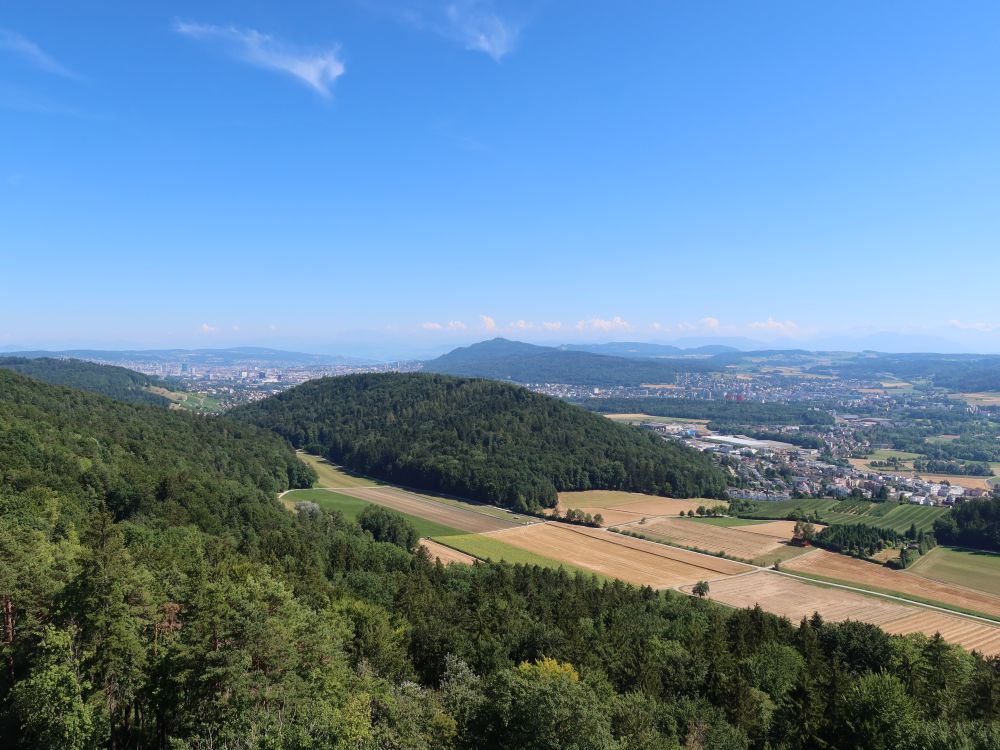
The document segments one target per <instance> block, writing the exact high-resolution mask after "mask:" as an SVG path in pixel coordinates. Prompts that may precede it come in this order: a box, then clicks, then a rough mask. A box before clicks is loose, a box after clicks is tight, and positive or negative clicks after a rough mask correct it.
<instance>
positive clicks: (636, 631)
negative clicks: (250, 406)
mask: <svg viewBox="0 0 1000 750" xmlns="http://www.w3.org/2000/svg"><path fill="white" fill-rule="evenodd" d="M310 481H311V475H310V472H309V471H308V469H307V468H306V467H304V466H302V465H301V464H300V463H299V462H298V461H297V460H296V458H295V456H294V454H293V453H292V451H291V449H290V448H289V446H287V445H286V444H285V443H283V442H282V441H280V440H278V439H276V438H275V437H274V436H273V435H270V434H268V433H266V432H263V431H261V430H258V429H256V428H254V427H251V426H247V425H245V424H238V423H233V422H231V421H229V420H226V419H223V418H201V417H194V416H188V415H185V414H176V413H171V412H168V411H166V410H163V409H158V408H152V407H146V406H133V405H126V404H120V403H115V402H113V401H110V400H108V399H106V398H102V397H99V396H95V395H92V394H85V393H81V392H78V391H73V390H70V389H65V388H58V387H53V386H48V385H45V384H41V383H36V382H32V381H30V380H28V379H26V378H23V377H20V376H18V375H16V374H13V373H5V372H0V511H2V512H0V559H2V560H3V561H4V563H3V565H2V566H0V602H2V604H3V607H2V609H3V610H4V612H5V615H6V616H5V618H4V621H3V630H2V635H3V638H2V641H0V746H3V747H12V748H65V749H67V750H77V749H82V748H91V747H108V748H115V749H122V748H168V747H169V748H176V749H181V750H188V749H191V750H193V749H194V748H209V747H211V748H234V749H235V748H290V749H300V748H301V749H302V750H305V749H306V748H320V747H322V748H337V749H342V750H347V749H348V748H350V749H351V750H383V749H385V748H406V749H408V750H471V749H472V748H483V749H484V750H500V749H501V748H504V749H507V748H531V749H532V750H557V749H559V750H565V749H566V748H573V749H574V750H638V749H640V748H641V749H643V750H647V749H651V750H679V748H685V749H690V750H694V749H695V748H713V749H717V750H750V749H751V748H753V749H754V750H758V749H759V750H763V749H764V748H774V749H778V748H785V749H787V750H797V749H799V748H816V747H827V748H858V747H865V748H894V749H895V748H900V749H901V750H917V748H920V749H921V750H922V749H924V748H931V749H932V750H934V749H937V748H941V749H942V750H944V748H956V747H961V748H971V749H972V750H986V748H993V747H996V745H997V743H998V742H1000V728H998V721H997V720H998V718H1000V660H997V659H987V658H983V657H981V656H978V655H974V654H969V653H966V652H964V651H963V650H961V649H960V648H958V647H956V646H953V645H950V644H948V643H946V642H944V641H943V640H942V639H940V638H937V637H935V638H926V637H923V636H905V637H904V636H890V635H888V634H886V633H885V632H883V631H882V630H880V629H879V628H877V627H875V626H872V625H866V624H864V623H858V622H847V623H840V624H833V623H827V622H824V621H823V620H822V618H820V617H818V616H814V617H812V618H810V619H804V620H803V621H802V622H800V623H794V624H793V623H790V622H789V621H787V620H785V619H782V618H778V617H775V616H772V615H769V614H767V613H765V612H763V611H761V610H760V609H759V608H755V609H746V610H730V609H728V608H724V607H721V606H717V605H715V604H713V603H712V602H710V601H702V600H697V599H691V598H688V597H686V596H683V595H680V594H677V593H675V592H657V591H653V590H651V589H649V588H638V587H634V586H629V585H627V584H624V583H621V582H618V581H602V580H597V579H596V578H594V577H592V576H586V575H583V574H577V575H570V574H569V573H567V572H566V571H565V570H549V569H542V568H538V567H528V566H510V565H505V564H477V565H474V566H460V565H459V566H451V567H447V568H446V567H444V566H442V565H440V564H436V563H434V562H432V561H431V560H430V558H429V557H428V556H427V555H426V553H424V552H422V551H421V550H420V549H417V550H416V551H415V552H410V551H408V550H409V548H410V547H411V546H412V540H413V535H414V534H415V532H413V531H412V529H407V528H406V527H407V524H406V522H405V521H404V520H403V519H401V518H400V517H398V516H394V514H392V513H391V512H389V511H382V512H373V513H371V514H369V516H368V517H367V518H365V520H364V521H363V526H362V525H359V524H357V523H354V522H351V521H348V520H346V519H345V518H344V517H343V516H341V515H339V514H335V513H334V514H331V513H326V512H323V511H320V510H318V509H316V508H313V507H309V508H305V507H304V508H303V509H302V511H300V512H297V513H292V512H288V511H286V510H284V509H283V508H282V506H281V505H280V504H279V503H278V502H277V501H276V499H275V493H276V492H277V491H279V490H281V489H284V488H286V487H289V486H300V485H304V484H308V483H309V482H310ZM380 539H383V540H385V541H380Z"/></svg>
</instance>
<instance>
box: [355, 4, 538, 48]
mask: <svg viewBox="0 0 1000 750" xmlns="http://www.w3.org/2000/svg"><path fill="white" fill-rule="evenodd" d="M362 2H363V3H364V5H365V6H366V7H367V8H368V9H369V10H371V11H372V12H374V13H378V14H379V15H382V16H386V17H388V18H391V19H393V20H394V21H397V22H399V23H403V24H406V25H407V26H410V27H412V28H414V29H417V30H419V31H430V32H432V33H434V34H437V35H438V36H441V37H444V38H446V39H450V40H451V41H453V42H456V43H457V44H460V45H462V46H463V47H464V48H465V49H467V50H470V51H473V52H482V53H483V54H486V55H489V56H490V57H492V58H493V59H494V60H496V61H497V62H499V61H500V60H501V59H502V58H504V57H506V56H507V55H509V54H510V53H511V52H513V51H514V48H515V47H516V46H517V41H518V37H519V36H520V34H521V29H522V28H523V22H521V21H518V20H514V19H513V18H512V17H510V16H509V15H508V14H506V13H502V12H501V11H499V10H498V9H497V0H451V2H447V3H441V2H439V1H438V0H388V1H386V0H383V1H382V2H373V1H372V0H362Z"/></svg>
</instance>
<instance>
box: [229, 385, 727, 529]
mask: <svg viewBox="0 0 1000 750" xmlns="http://www.w3.org/2000/svg"><path fill="white" fill-rule="evenodd" d="M230 416H231V417H232V418H234V419H239V420H244V421H248V422H252V423H255V424H258V425H260V426H264V427H269V428H271V429H274V430H275V431H276V432H277V433H278V434H280V435H282V436H283V437H285V438H287V439H288V440H289V441H290V442H291V443H292V445H294V446H295V447H297V448H304V449H306V450H308V451H310V452H315V453H320V454H322V455H323V456H326V457H327V458H329V459H330V460H331V461H334V462H336V463H340V464H343V465H345V466H347V467H349V468H351V469H353V470H355V471H359V472H362V473H365V474H370V475H372V476H377V477H381V478H383V479H387V480H391V481H394V482H397V483H400V484H404V485H408V486H412V487H419V488H421V489H426V490H436V491H440V492H445V493H449V494H453V495H459V496H462V497H467V498H471V499H474V500H481V501H484V502H489V503H494V504H497V505H503V506H506V507H509V508H516V509H519V510H533V509H538V508H539V507H552V506H554V505H555V504H556V500H557V498H556V493H557V492H560V491H563V490H587V489H614V490H627V491H633V492H647V493H651V494H655V495H665V496H672V497H720V496H721V495H722V494H723V493H724V492H725V487H726V483H725V476H724V475H723V474H722V472H721V471H720V470H719V469H718V468H716V467H715V466H714V465H713V464H712V462H711V460H710V459H709V458H708V457H706V456H703V455H702V454H700V453H697V452H696V451H693V450H691V449H689V448H685V447H684V446H681V445H677V444H675V443H669V442H667V441H664V440H663V439H661V438H659V437H657V436H655V435H650V434H648V433H645V432H643V431H641V430H637V429H634V428H632V427H626V426H622V425H617V424H614V423H613V422H611V421H610V420H607V419H604V418H603V417H599V416H597V415H595V414H591V413H589V412H587V411H585V410H583V409H581V408H579V407H577V406H573V405H571V404H567V403H564V402H562V401H559V400H558V399H554V398H549V397H548V396H543V395H540V394H537V393H532V392H531V391H529V390H527V389H525V388H522V387H520V386H516V385H511V384H508V383H499V382H495V381H490V380H472V379H466V378H454V377H449V376H445V375H430V374H423V373H416V374H378V375H349V376H346V377H338V378H323V379H321V380H314V381H310V382H308V383H304V384H302V385H300V386H298V387H296V388H293V389H291V390H289V391H286V392H284V393H281V394H279V395H277V396H272V397H271V398H268V399H265V400H263V401H260V402H257V403H255V404H250V405H248V406H243V407H239V408H237V409H235V410H233V411H232V412H230Z"/></svg>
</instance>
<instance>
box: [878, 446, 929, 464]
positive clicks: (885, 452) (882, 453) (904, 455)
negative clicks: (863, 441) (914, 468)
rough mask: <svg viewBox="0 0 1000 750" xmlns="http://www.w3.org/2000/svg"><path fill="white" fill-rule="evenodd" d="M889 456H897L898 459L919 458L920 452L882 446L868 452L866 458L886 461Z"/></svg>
mask: <svg viewBox="0 0 1000 750" xmlns="http://www.w3.org/2000/svg"><path fill="white" fill-rule="evenodd" d="M890 458H898V459H899V460H900V461H912V460H913V459H915V458H920V454H919V453H909V452H907V451H894V450H890V449H888V448H883V449H880V450H877V451H875V452H874V453H869V454H868V458H867V460H869V461H888V460H889V459H890Z"/></svg>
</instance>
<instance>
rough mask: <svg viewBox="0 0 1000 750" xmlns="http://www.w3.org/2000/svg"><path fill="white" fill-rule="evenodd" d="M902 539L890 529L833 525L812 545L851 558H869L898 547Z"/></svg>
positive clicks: (824, 530) (856, 525) (859, 525)
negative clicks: (886, 549) (888, 548)
mask: <svg viewBox="0 0 1000 750" xmlns="http://www.w3.org/2000/svg"><path fill="white" fill-rule="evenodd" d="M902 539H903V537H901V536H900V535H899V534H898V533H897V532H895V531H893V530H892V529H885V528H881V527H878V526H868V525H866V524H861V523H857V524H834V525H833V526H827V527H826V528H825V529H823V530H822V531H821V532H819V533H818V534H816V536H815V538H814V539H813V544H815V545H816V546H817V547H823V548H824V549H828V550H832V551H833V552H842V553H844V554H847V555H851V556H852V557H871V556H872V555H874V554H876V553H877V552H880V551H881V550H883V549H885V548H886V547H894V546H896V545H898V544H899V543H900V542H901V541H902Z"/></svg>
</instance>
